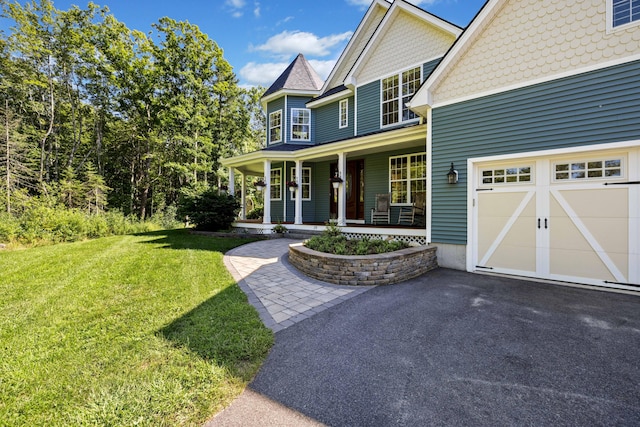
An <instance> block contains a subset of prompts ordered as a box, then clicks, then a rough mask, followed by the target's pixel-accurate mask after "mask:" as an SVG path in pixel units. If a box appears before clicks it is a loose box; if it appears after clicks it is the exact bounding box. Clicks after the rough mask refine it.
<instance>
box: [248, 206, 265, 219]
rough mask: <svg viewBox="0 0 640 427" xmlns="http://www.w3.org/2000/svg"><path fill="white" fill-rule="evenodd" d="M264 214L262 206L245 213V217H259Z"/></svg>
mask: <svg viewBox="0 0 640 427" xmlns="http://www.w3.org/2000/svg"><path fill="white" fill-rule="evenodd" d="M263 216H264V208H255V209H252V210H250V211H249V213H247V219H260V218H262V217H263Z"/></svg>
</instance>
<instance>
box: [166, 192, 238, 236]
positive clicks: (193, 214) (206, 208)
mask: <svg viewBox="0 0 640 427" xmlns="http://www.w3.org/2000/svg"><path fill="white" fill-rule="evenodd" d="M239 209H240V203H239V202H238V200H237V199H236V198H235V197H234V196H231V195H227V194H218V191H217V190H213V189H211V190H207V191H205V192H203V193H201V194H196V195H184V196H183V197H182V198H181V201H180V206H179V210H178V211H179V213H180V215H181V216H183V217H185V218H188V219H189V221H190V222H193V223H194V224H195V225H196V229H198V230H205V231H220V230H228V229H229V228H231V224H232V223H233V221H234V220H235V219H236V215H237V214H238V210H239Z"/></svg>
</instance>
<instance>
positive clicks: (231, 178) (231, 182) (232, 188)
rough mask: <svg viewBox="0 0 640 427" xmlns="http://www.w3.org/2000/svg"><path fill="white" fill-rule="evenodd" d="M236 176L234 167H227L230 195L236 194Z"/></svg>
mask: <svg viewBox="0 0 640 427" xmlns="http://www.w3.org/2000/svg"><path fill="white" fill-rule="evenodd" d="M235 180H236V176H235V169H234V168H229V194H231V195H232V196H235V195H236V183H235Z"/></svg>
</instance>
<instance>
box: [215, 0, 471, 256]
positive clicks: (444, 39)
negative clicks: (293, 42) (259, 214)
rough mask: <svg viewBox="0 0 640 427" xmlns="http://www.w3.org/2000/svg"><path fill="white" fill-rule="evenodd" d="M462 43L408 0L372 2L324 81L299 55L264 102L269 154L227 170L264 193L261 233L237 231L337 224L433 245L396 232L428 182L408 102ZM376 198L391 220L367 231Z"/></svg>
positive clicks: (417, 232)
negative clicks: (383, 199) (256, 182)
mask: <svg viewBox="0 0 640 427" xmlns="http://www.w3.org/2000/svg"><path fill="white" fill-rule="evenodd" d="M461 33H462V29H461V28H459V27H457V26H455V25H453V24H451V23H449V22H446V21H444V20H442V19H440V18H438V17H436V16H434V15H432V14H429V13H428V12H426V11H424V10H422V9H420V8H418V7H416V6H414V5H412V4H410V3H408V2H406V1H404V0H396V1H394V2H393V3H390V2H387V1H385V0H375V1H374V2H373V3H372V4H371V6H370V7H369V9H368V11H367V12H366V14H365V16H364V18H363V20H362V22H361V23H360V25H359V26H358V28H357V30H356V31H355V33H354V35H353V36H352V38H351V40H350V41H349V43H348V45H347V47H346V48H345V50H344V52H343V53H342V55H341V56H340V58H339V60H338V62H337V64H336V66H335V67H334V69H333V70H332V72H331V74H330V75H329V77H328V78H327V80H326V81H324V82H322V81H321V80H320V79H319V77H318V76H317V74H316V73H315V71H314V70H313V68H312V67H311V65H310V64H309V63H308V61H307V60H306V59H305V58H304V56H302V55H299V56H298V57H297V58H296V59H295V60H294V61H293V63H292V64H291V65H290V66H289V67H288V68H287V69H286V70H285V71H284V72H283V74H282V75H281V76H280V77H279V78H278V79H277V80H276V82H275V83H274V84H273V85H272V86H271V87H270V88H269V89H268V90H267V91H266V93H265V94H264V96H263V98H262V102H263V106H264V109H265V111H266V114H267V127H268V129H267V146H266V148H265V149H263V150H260V151H257V152H254V153H249V154H245V155H240V156H237V157H233V158H229V159H224V160H223V161H222V163H223V165H225V166H227V167H228V168H229V171H230V176H231V178H232V179H231V181H232V182H233V177H234V176H235V174H236V173H240V174H242V175H250V176H256V177H260V178H262V179H263V180H264V182H265V183H266V189H265V190H264V192H263V196H264V216H263V221H262V224H248V223H244V224H238V226H242V227H245V228H251V227H254V228H263V229H266V230H270V229H271V228H272V225H271V224H274V223H276V222H282V223H286V224H287V227H288V228H289V229H301V230H304V229H307V230H309V229H311V230H318V229H322V228H323V227H324V224H325V223H327V222H328V221H329V220H335V221H337V223H338V224H339V225H342V226H346V227H345V228H344V229H343V230H344V231H345V232H346V233H351V234H358V235H362V234H367V235H375V236H378V237H380V236H389V235H391V236H395V237H396V238H399V239H404V240H406V241H410V242H418V243H420V244H425V243H427V240H426V231H425V227H424V224H422V225H421V226H417V227H416V226H414V227H411V226H410V225H411V224H406V225H405V226H398V222H399V221H398V220H399V215H400V209H401V208H403V207H404V208H407V207H411V206H412V205H413V203H414V202H415V200H414V199H415V198H416V197H417V196H416V195H417V194H420V193H423V194H424V193H425V192H426V189H427V181H428V180H427V155H426V152H425V147H426V139H425V138H426V135H427V132H426V128H427V124H425V122H424V120H423V118H421V117H420V116H419V115H418V114H416V113H414V112H412V111H410V110H409V109H408V108H407V107H406V102H407V101H408V100H409V99H411V97H412V96H413V95H414V94H415V93H416V91H417V90H418V88H419V87H420V85H421V84H422V83H423V82H424V80H425V79H426V77H427V76H428V75H429V74H430V73H431V71H432V70H433V68H434V67H435V66H436V65H437V64H438V62H439V61H440V60H441V59H442V57H443V56H444V54H445V53H446V52H447V50H448V49H449V48H450V47H451V46H452V45H453V42H454V41H455V40H456V38H457V37H458V36H459V35H460V34H461ZM332 177H339V178H340V179H341V180H342V183H340V184H339V185H337V187H338V188H335V189H334V186H333V185H332V183H331V182H330V178H332ZM244 181H245V180H242V182H244ZM291 181H295V182H296V183H297V184H298V187H297V190H296V191H294V192H290V191H288V190H287V186H286V183H287V182H291ZM241 194H242V195H243V198H244V195H245V194H246V188H242V189H241ZM377 194H388V195H390V215H389V218H388V220H387V221H386V222H383V223H380V222H376V224H375V227H368V225H372V224H371V222H372V221H371V210H372V209H374V208H375V207H376V195H377ZM243 205H244V202H243Z"/></svg>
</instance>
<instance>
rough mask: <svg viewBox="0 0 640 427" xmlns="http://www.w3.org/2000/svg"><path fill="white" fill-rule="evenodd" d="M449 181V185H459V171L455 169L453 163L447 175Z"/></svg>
mask: <svg viewBox="0 0 640 427" xmlns="http://www.w3.org/2000/svg"><path fill="white" fill-rule="evenodd" d="M447 180H448V182H449V184H457V183H458V171H457V170H455V169H454V168H453V162H451V169H449V172H448V173H447Z"/></svg>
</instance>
